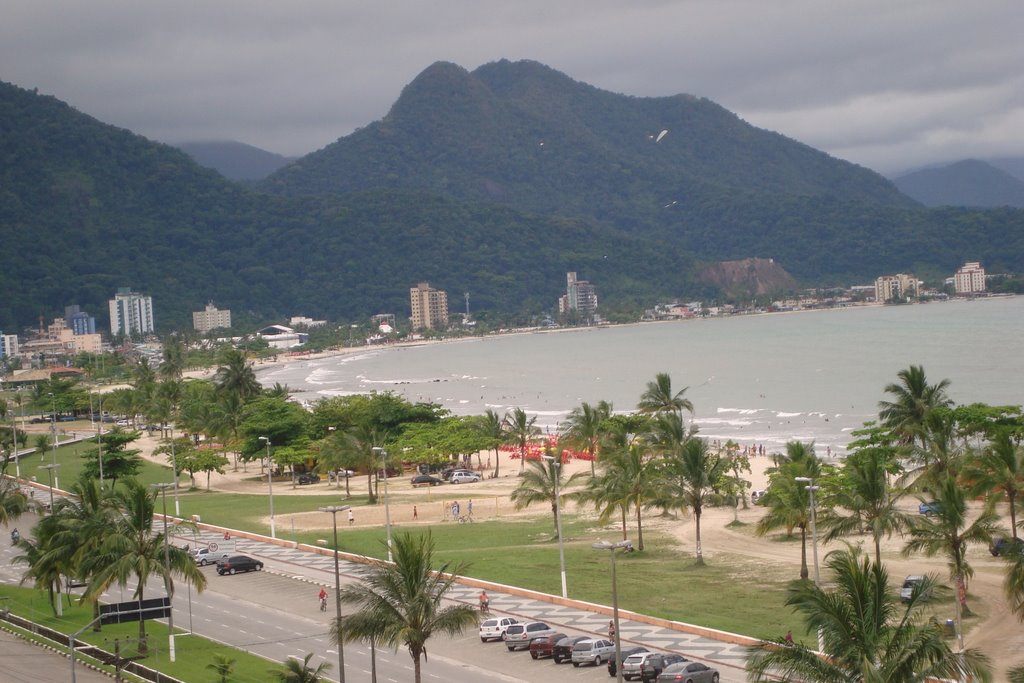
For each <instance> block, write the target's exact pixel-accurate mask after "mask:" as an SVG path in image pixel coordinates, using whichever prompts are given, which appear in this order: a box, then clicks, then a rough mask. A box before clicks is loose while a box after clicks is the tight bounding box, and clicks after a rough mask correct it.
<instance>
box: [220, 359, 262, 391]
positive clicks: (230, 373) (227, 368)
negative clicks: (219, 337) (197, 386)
mask: <svg viewBox="0 0 1024 683" xmlns="http://www.w3.org/2000/svg"><path fill="white" fill-rule="evenodd" d="M213 384H214V386H216V387H217V391H218V392H221V393H228V394H235V395H236V396H238V398H240V399H241V400H242V401H243V402H245V401H246V400H248V399H250V398H252V397H253V396H258V395H259V394H260V392H261V391H262V390H263V388H262V387H261V386H260V383H259V381H257V379H256V372H255V371H254V370H253V369H252V363H249V362H248V361H247V360H246V357H245V353H244V352H243V351H240V350H238V349H226V350H225V351H224V352H223V353H222V354H221V357H220V367H218V368H217V372H216V373H214V375H213Z"/></svg>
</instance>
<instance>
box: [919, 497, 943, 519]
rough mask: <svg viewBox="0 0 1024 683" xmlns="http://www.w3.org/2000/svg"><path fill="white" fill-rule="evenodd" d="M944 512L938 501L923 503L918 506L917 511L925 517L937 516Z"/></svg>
mask: <svg viewBox="0 0 1024 683" xmlns="http://www.w3.org/2000/svg"><path fill="white" fill-rule="evenodd" d="M941 510H942V506H941V505H940V503H939V501H937V500H929V501H921V504H920V505H918V506H917V511H918V512H919V513H920V514H922V515H924V516H925V517H930V516H932V515H937V514H939V512H940V511H941Z"/></svg>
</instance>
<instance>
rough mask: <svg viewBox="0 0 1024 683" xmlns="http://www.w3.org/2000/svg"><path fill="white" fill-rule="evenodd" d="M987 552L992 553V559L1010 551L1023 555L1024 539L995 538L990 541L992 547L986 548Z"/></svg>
mask: <svg viewBox="0 0 1024 683" xmlns="http://www.w3.org/2000/svg"><path fill="white" fill-rule="evenodd" d="M988 551H989V552H990V553H992V557H999V556H1000V555H1002V554H1003V553H1006V552H1010V551H1015V552H1017V553H1024V539H1020V538H1005V537H1003V538H997V539H996V540H994V541H992V545H990V546H989V547H988Z"/></svg>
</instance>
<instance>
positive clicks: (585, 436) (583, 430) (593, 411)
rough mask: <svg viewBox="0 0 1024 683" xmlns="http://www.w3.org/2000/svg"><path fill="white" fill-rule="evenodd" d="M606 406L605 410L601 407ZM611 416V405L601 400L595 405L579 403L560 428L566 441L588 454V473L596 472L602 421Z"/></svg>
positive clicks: (602, 431) (602, 429) (572, 446)
mask: <svg viewBox="0 0 1024 683" xmlns="http://www.w3.org/2000/svg"><path fill="white" fill-rule="evenodd" d="M602 406H606V407H607V410H604V409H602ZM609 417H611V406H610V405H609V404H607V403H604V402H602V403H601V404H598V405H597V406H592V405H590V404H589V403H586V402H584V403H581V404H580V405H579V406H578V407H577V408H574V409H573V411H572V412H571V413H569V417H568V418H567V419H566V422H565V424H564V426H563V429H562V437H563V438H564V439H565V441H566V443H567V444H568V445H569V446H570V447H571V448H574V449H576V450H579V451H584V452H586V453H587V454H588V455H589V456H590V474H591V475H594V474H595V473H596V463H597V457H598V453H599V451H600V446H601V437H602V435H603V433H604V423H605V420H607V419H608V418H609Z"/></svg>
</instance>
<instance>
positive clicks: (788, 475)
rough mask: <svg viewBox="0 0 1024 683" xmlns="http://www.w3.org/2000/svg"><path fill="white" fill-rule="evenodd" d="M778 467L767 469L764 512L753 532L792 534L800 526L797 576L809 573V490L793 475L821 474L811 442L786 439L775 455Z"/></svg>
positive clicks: (815, 477) (814, 477)
mask: <svg viewBox="0 0 1024 683" xmlns="http://www.w3.org/2000/svg"><path fill="white" fill-rule="evenodd" d="M778 462H779V464H778V466H777V467H774V468H770V469H769V475H768V492H767V493H766V494H765V495H764V498H762V501H763V502H764V505H766V506H768V512H767V513H766V514H765V515H764V516H763V517H762V518H761V520H760V521H759V522H758V523H757V529H756V533H757V535H758V536H764V535H765V534H767V533H768V532H769V531H774V530H775V529H785V530H786V534H787V535H792V533H793V529H795V528H797V527H799V528H800V578H801V579H806V578H807V577H808V576H809V572H808V571H807V526H808V525H809V524H810V522H811V519H810V503H811V499H810V492H809V491H807V487H806V486H804V484H803V482H799V481H796V477H808V478H810V479H817V478H818V476H819V475H820V474H821V463H820V462H819V461H818V458H817V456H815V455H814V444H804V443H801V442H799V441H790V442H789V443H787V444H786V453H785V455H781V456H778Z"/></svg>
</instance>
